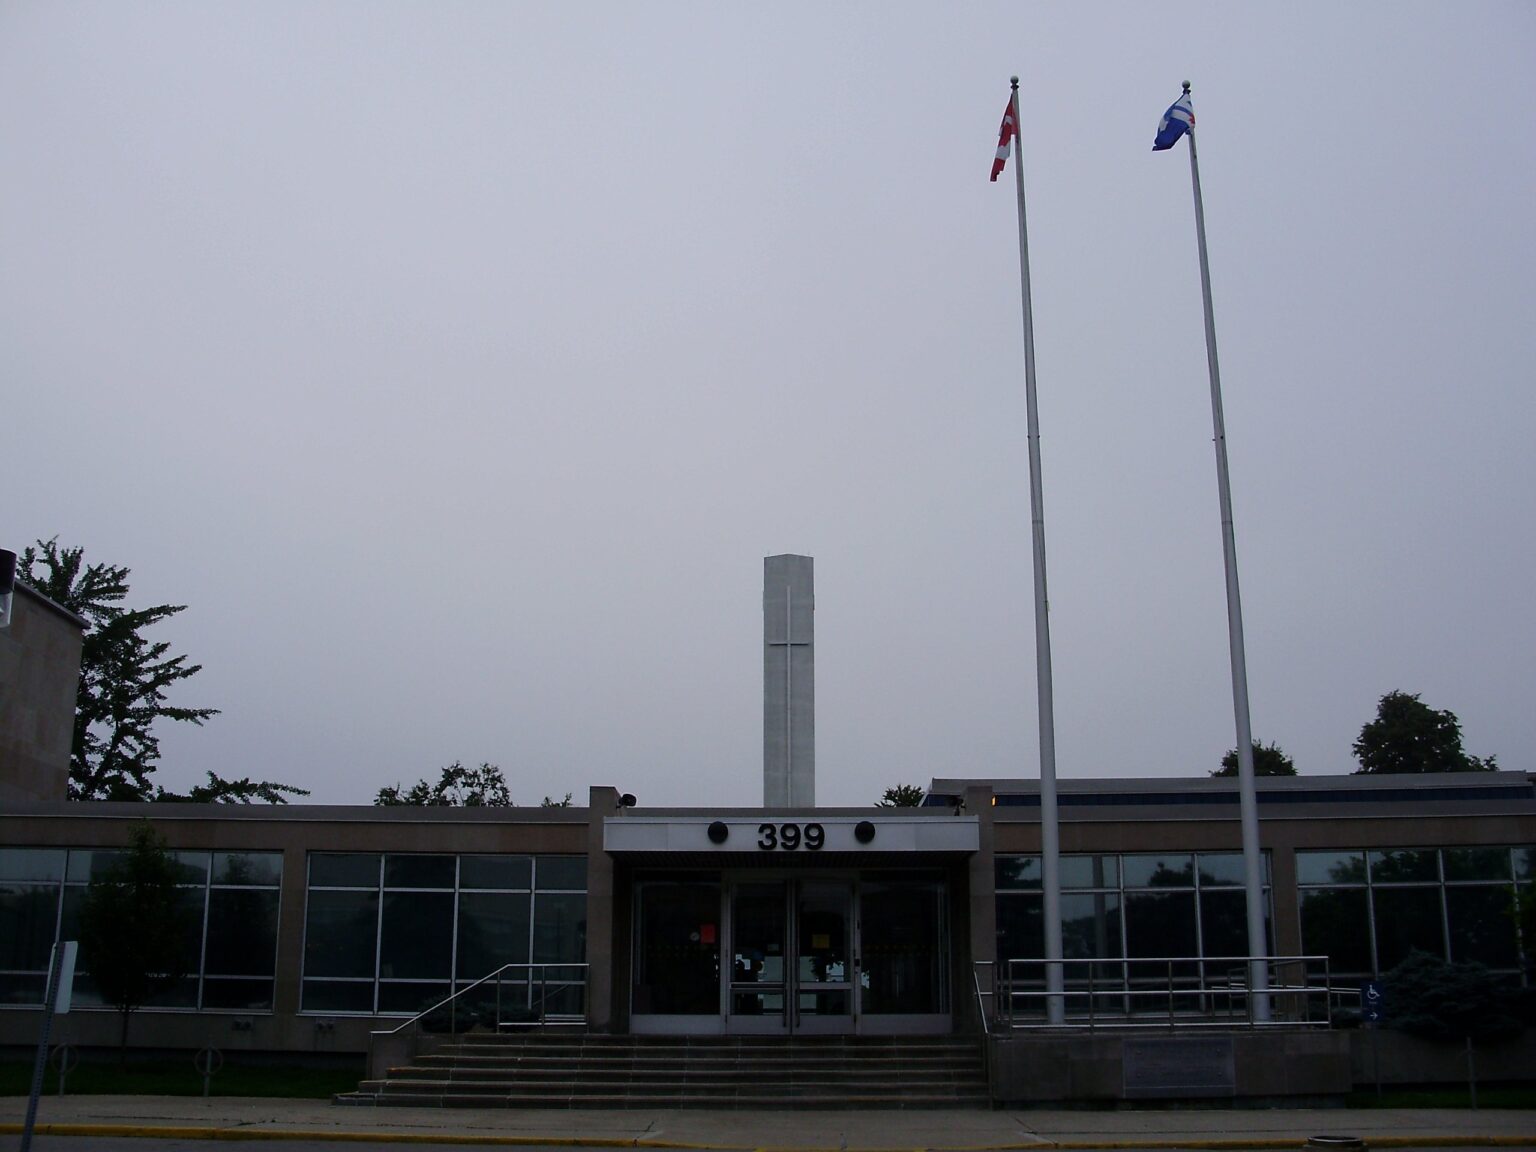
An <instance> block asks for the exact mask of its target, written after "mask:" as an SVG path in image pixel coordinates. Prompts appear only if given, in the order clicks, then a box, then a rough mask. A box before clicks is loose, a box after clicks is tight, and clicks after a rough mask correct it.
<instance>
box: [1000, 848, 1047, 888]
mask: <svg viewBox="0 0 1536 1152" xmlns="http://www.w3.org/2000/svg"><path fill="white" fill-rule="evenodd" d="M994 869H995V871H994V881H993V882H994V883H995V884H996V885H997V889H998V891H999V892H1003V891H1007V890H1009V889H1017V888H1039V887H1040V857H1038V856H999V857H997V860H996V863H995V865H994Z"/></svg>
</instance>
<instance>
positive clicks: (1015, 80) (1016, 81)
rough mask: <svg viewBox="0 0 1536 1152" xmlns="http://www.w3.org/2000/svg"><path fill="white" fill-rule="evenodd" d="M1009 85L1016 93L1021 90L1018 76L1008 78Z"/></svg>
mask: <svg viewBox="0 0 1536 1152" xmlns="http://www.w3.org/2000/svg"><path fill="white" fill-rule="evenodd" d="M1008 83H1010V84H1012V85H1013V90H1014V91H1015V92H1017V91H1018V90H1019V78H1018V77H1017V76H1010V77H1009V78H1008Z"/></svg>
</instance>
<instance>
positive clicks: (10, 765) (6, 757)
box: [0, 584, 84, 802]
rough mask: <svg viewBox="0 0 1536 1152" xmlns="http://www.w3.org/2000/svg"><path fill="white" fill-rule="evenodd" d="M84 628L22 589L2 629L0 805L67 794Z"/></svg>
mask: <svg viewBox="0 0 1536 1152" xmlns="http://www.w3.org/2000/svg"><path fill="white" fill-rule="evenodd" d="M83 626H84V621H82V620H81V619H80V618H79V617H78V616H75V615H74V614H73V613H71V612H66V611H65V610H64V609H62V608H60V607H59V606H58V605H56V604H54V603H53V602H52V601H51V600H48V599H46V598H44V597H42V596H39V595H38V594H37V593H36V592H34V591H32V589H30V588H28V587H27V586H26V585H24V584H18V585H17V586H16V593H15V597H14V598H13V600H12V602H11V625H10V627H9V628H5V629H0V802H4V801H12V802H14V801H22V800H63V799H64V798H65V797H66V796H67V795H68V790H69V752H70V745H71V743H72V741H73V739H74V731H75V694H76V692H77V691H78V689H79V686H80V649H81V644H82V640H83V636H84V633H83Z"/></svg>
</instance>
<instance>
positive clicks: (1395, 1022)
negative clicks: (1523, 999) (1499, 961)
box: [1382, 951, 1524, 1040]
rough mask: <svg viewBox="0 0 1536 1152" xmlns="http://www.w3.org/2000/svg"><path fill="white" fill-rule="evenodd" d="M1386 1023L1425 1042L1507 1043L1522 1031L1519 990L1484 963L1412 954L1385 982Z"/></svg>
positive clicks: (1393, 970)
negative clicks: (1452, 962) (1500, 1041)
mask: <svg viewBox="0 0 1536 1152" xmlns="http://www.w3.org/2000/svg"><path fill="white" fill-rule="evenodd" d="M1382 979H1383V983H1384V984H1385V985H1386V989H1385V991H1386V1023H1387V1025H1388V1026H1389V1027H1392V1028H1396V1029H1398V1030H1400V1031H1402V1032H1407V1033H1408V1034H1409V1035H1410V1036H1419V1037H1422V1038H1423V1039H1426V1040H1462V1039H1466V1038H1470V1039H1472V1040H1505V1039H1508V1038H1509V1037H1511V1036H1515V1035H1517V1034H1518V1033H1519V1032H1520V1030H1521V1029H1522V1028H1523V1027H1524V1022H1523V1020H1522V1019H1521V1017H1522V1016H1523V1015H1524V1013H1523V1012H1522V1011H1520V1010H1519V1009H1520V1008H1522V1007H1524V1005H1519V1006H1517V1005H1516V1003H1515V993H1516V992H1517V991H1518V989H1515V988H1512V987H1510V986H1508V985H1507V984H1506V983H1505V982H1503V981H1501V980H1500V978H1499V977H1497V976H1495V975H1494V974H1493V973H1492V972H1490V971H1489V970H1488V969H1487V968H1486V967H1484V966H1483V965H1482V964H1478V963H1476V962H1475V961H1470V960H1468V961H1460V962H1458V963H1455V964H1448V963H1446V962H1445V961H1444V960H1441V959H1440V958H1439V957H1438V956H1431V955H1430V954H1429V953H1427V952H1418V951H1414V952H1411V953H1409V955H1408V959H1406V960H1404V961H1403V962H1402V963H1401V964H1399V965H1398V966H1397V967H1396V968H1394V969H1392V971H1390V972H1388V973H1387V974H1386V975H1385V976H1384V977H1383V978H1382Z"/></svg>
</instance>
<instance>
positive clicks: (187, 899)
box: [0, 848, 283, 1013]
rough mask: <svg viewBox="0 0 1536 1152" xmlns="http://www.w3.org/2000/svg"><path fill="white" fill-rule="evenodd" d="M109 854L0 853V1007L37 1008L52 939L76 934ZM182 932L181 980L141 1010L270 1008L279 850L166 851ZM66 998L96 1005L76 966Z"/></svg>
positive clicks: (98, 999) (94, 992) (68, 851)
mask: <svg viewBox="0 0 1536 1152" xmlns="http://www.w3.org/2000/svg"><path fill="white" fill-rule="evenodd" d="M118 856H119V853H118V852H116V851H112V850H104V849H80V848H71V849H63V848H5V849H0V1004H15V1005H28V1006H35V1005H38V1004H41V1003H42V1001H43V996H44V994H45V992H44V989H45V987H46V984H47V980H48V958H49V954H50V952H51V950H52V947H53V942H54V940H55V939H63V940H73V939H77V938H78V936H79V922H80V907H81V904H82V903H83V901H84V899H85V893H86V889H87V887H88V886H89V884H90V882H91V881H92V880H93V879H99V878H101V877H104V876H105V875H106V874H107V871H108V869H110V868H111V866H112V864H113V862H114V861H115V860H116V859H117V857H118ZM171 856H172V858H173V859H174V860H175V862H176V867H177V871H178V873H179V875H180V880H181V884H180V896H181V899H182V901H183V903H184V904H185V906H186V908H187V910H188V912H189V914H190V915H189V917H188V923H189V929H188V932H187V935H186V937H185V938H184V939H183V940H182V941H181V947H182V954H183V967H184V970H185V971H186V972H187V973H188V975H187V976H185V977H183V978H182V979H181V980H179V981H177V982H176V983H175V984H174V985H172V986H170V987H169V988H166V989H163V990H162V991H161V992H160V993H159V994H157V995H156V996H155V997H154V998H153V999H152V1000H151V1001H149V1002H148V1003H147V1004H146V1005H145V1007H149V1008H185V1009H199V1008H200V1009H203V1010H206V1011H231V1012H247V1013H249V1012H270V1011H272V1002H273V984H274V974H275V973H276V970H277V915H278V894H279V889H280V888H281V886H282V879H283V857H282V854H281V853H279V852H173V853H171ZM74 1003H75V1005H76V1006H78V1007H82V1008H91V1007H102V1006H103V1005H102V1001H101V995H100V993H99V992H98V991H97V989H96V985H95V983H94V982H93V981H92V980H91V977H90V972H89V971H87V970H86V969H85V967H84V966H83V965H82V966H81V967H80V968H79V969H77V971H76V973H75V986H74Z"/></svg>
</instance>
